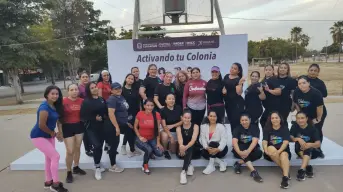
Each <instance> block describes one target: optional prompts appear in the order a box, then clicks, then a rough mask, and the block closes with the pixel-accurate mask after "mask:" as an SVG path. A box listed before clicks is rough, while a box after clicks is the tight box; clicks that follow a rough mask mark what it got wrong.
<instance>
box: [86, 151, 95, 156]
mask: <svg viewBox="0 0 343 192" xmlns="http://www.w3.org/2000/svg"><path fill="white" fill-rule="evenodd" d="M86 155H87V156H88V157H93V155H94V154H93V151H86Z"/></svg>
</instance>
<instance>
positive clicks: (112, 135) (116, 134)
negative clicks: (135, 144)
mask: <svg viewBox="0 0 343 192" xmlns="http://www.w3.org/2000/svg"><path fill="white" fill-rule="evenodd" d="M111 89H112V90H111V96H110V97H109V98H108V100H107V101H106V103H107V107H108V119H105V134H106V142H107V143H108V144H109V146H110V149H109V151H108V154H109V156H110V162H111V168H110V169H109V171H111V172H116V173H121V172H123V171H124V169H123V168H121V167H119V166H118V165H117V164H116V158H117V149H118V145H119V141H120V131H124V130H127V129H129V127H128V116H129V115H128V111H127V110H128V108H129V105H128V104H127V102H126V100H125V98H124V97H123V96H122V95H121V94H122V86H121V85H120V83H117V82H115V83H112V84H111Z"/></svg>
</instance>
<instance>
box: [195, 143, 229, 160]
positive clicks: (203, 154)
mask: <svg viewBox="0 0 343 192" xmlns="http://www.w3.org/2000/svg"><path fill="white" fill-rule="evenodd" d="M208 146H209V147H212V148H218V147H219V143H218V142H214V141H211V142H210V143H209V144H208ZM228 150H229V149H228V147H227V146H225V148H224V149H223V150H222V151H220V152H218V153H217V154H215V155H211V154H209V153H208V151H207V150H206V149H203V150H202V151H201V153H202V154H201V155H202V157H204V158H205V159H207V160H209V159H210V158H220V159H221V158H223V157H225V155H226V154H227V152H228Z"/></svg>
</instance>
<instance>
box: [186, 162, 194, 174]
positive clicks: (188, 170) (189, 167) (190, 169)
mask: <svg viewBox="0 0 343 192" xmlns="http://www.w3.org/2000/svg"><path fill="white" fill-rule="evenodd" d="M193 173H194V167H193V165H189V166H188V169H187V175H188V176H193Z"/></svg>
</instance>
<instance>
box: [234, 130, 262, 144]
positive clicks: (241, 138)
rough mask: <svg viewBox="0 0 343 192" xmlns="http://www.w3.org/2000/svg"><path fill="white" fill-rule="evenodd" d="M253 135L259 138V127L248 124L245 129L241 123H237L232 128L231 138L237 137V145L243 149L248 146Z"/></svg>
mask: <svg viewBox="0 0 343 192" xmlns="http://www.w3.org/2000/svg"><path fill="white" fill-rule="evenodd" d="M254 137H255V138H257V139H259V138H260V129H259V128H258V127H257V126H255V125H250V127H249V128H248V129H245V128H244V127H243V126H242V125H239V126H238V127H237V128H236V129H234V131H233V135H232V138H236V139H238V145H239V146H241V147H243V148H244V149H248V148H249V146H250V145H251V143H252V139H253V138H254ZM256 146H258V145H256Z"/></svg>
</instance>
